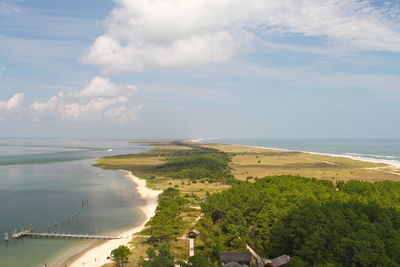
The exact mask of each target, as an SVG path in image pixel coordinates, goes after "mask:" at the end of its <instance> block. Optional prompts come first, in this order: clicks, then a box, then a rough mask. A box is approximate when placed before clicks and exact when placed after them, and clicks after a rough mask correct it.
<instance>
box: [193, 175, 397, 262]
mask: <svg viewBox="0 0 400 267" xmlns="http://www.w3.org/2000/svg"><path fill="white" fill-rule="evenodd" d="M202 209H203V212H204V213H205V217H204V219H203V220H202V222H201V224H202V228H203V229H202V230H203V231H202V233H203V234H202V239H203V242H204V248H205V250H206V253H207V255H208V256H209V257H211V258H214V259H217V258H218V255H219V252H220V251H222V250H235V249H243V247H244V242H247V243H248V244H249V245H250V246H251V247H253V248H254V249H255V250H256V251H257V252H258V253H260V254H261V255H263V256H265V257H267V258H273V257H277V256H280V255H282V254H287V255H290V256H293V259H292V261H291V264H290V265H291V266H400V253H399V251H400V212H399V211H400V183H396V182H378V183H368V182H358V181H351V182H348V183H344V182H339V183H338V184H337V185H335V184H333V183H332V182H330V181H326V180H317V179H309V178H303V177H297V176H274V177H266V178H263V179H259V180H258V181H256V182H255V183H249V182H245V183H241V184H239V185H234V186H233V187H232V188H231V189H229V190H227V191H224V192H221V193H217V194H213V195H210V196H209V198H208V201H207V202H205V203H203V206H202Z"/></svg>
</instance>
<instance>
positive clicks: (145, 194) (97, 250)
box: [68, 170, 162, 267]
mask: <svg viewBox="0 0 400 267" xmlns="http://www.w3.org/2000/svg"><path fill="white" fill-rule="evenodd" d="M121 171H122V172H124V173H125V176H126V177H127V178H129V179H130V180H131V181H132V182H133V183H134V184H136V186H137V191H138V193H139V196H140V198H141V199H143V200H145V201H146V204H145V205H142V206H140V207H139V208H140V209H141V211H142V212H143V213H144V215H145V220H144V221H143V223H141V224H140V225H139V226H135V227H133V228H131V229H129V230H127V231H125V232H123V233H122V234H120V235H119V236H120V237H123V238H122V239H117V240H109V241H106V242H104V243H102V244H99V245H98V246H95V247H93V248H91V249H90V250H88V251H86V252H85V253H84V254H83V255H81V256H79V257H78V258H77V259H75V260H74V261H73V262H72V263H70V264H69V265H68V266H70V267H81V266H85V267H101V266H103V265H104V264H107V263H110V262H111V261H110V260H108V259H107V257H108V256H109V255H110V253H111V251H112V250H113V249H115V248H117V247H118V246H120V245H128V244H129V242H130V241H131V239H132V235H134V234H135V233H138V232H140V231H142V230H143V229H144V227H145V225H146V223H147V222H148V221H149V219H150V218H151V217H153V216H154V214H155V211H156V208H157V205H158V195H159V194H160V193H161V192H162V191H157V190H153V189H150V188H148V187H147V182H146V180H144V179H140V178H139V177H137V176H135V175H133V174H132V173H131V172H130V171H125V170H121Z"/></svg>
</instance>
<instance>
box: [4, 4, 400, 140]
mask: <svg viewBox="0 0 400 267" xmlns="http://www.w3.org/2000/svg"><path fill="white" fill-rule="evenodd" d="M0 136H3V137H4V136H56V137H57V136H59V137H90V136H93V137H117V138H119V137H123V138H125V137H132V138H159V137H184V138H189V137H266V138H307V137H308V138H398V137H400V3H399V1H397V0H392V1H384V0H377V1H364V0H280V1H275V0H219V1H216V0H190V1H189V0H114V1H112V0H85V1H78V0H69V1H54V0H35V1H28V0H0Z"/></svg>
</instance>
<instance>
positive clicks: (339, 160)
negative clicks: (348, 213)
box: [209, 144, 400, 182]
mask: <svg viewBox="0 0 400 267" xmlns="http://www.w3.org/2000/svg"><path fill="white" fill-rule="evenodd" d="M209 146H210V147H212V148H215V149H219V150H222V151H224V152H226V153H228V154H229V155H230V156H231V159H232V162H231V168H232V173H233V175H234V176H235V178H236V179H239V180H242V181H243V180H246V179H247V177H264V176H270V175H281V174H289V175H300V176H305V177H315V178H319V179H327V180H333V181H338V180H343V181H348V180H363V181H364V180H366V181H371V182H375V181H382V180H390V181H400V170H399V169H395V168H393V167H392V166H390V165H387V164H381V163H373V162H365V161H359V160H353V159H349V158H343V157H333V156H325V155H316V154H308V153H301V152H291V151H279V150H270V149H261V148H251V147H245V146H239V145H222V144H209Z"/></svg>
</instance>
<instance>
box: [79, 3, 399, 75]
mask: <svg viewBox="0 0 400 267" xmlns="http://www.w3.org/2000/svg"><path fill="white" fill-rule="evenodd" d="M115 1H116V4H117V6H116V7H115V8H114V10H113V11H112V12H111V13H110V15H109V17H108V18H107V19H106V22H105V24H106V31H105V33H104V34H103V35H102V36H100V37H98V38H97V39H96V41H95V42H94V43H93V45H92V46H91V47H90V49H89V51H88V53H87V54H86V55H85V56H84V57H83V58H82V61H83V62H86V63H90V64H94V65H97V66H100V67H102V69H103V71H105V72H137V71H144V70H147V69H152V68H159V67H179V66H191V65H199V64H204V63H209V62H221V61H224V60H227V59H229V58H232V57H234V56H236V55H238V54H239V53H243V52H247V51H250V50H249V49H250V48H251V45H252V44H254V40H255V39H258V37H260V35H261V36H262V37H263V38H264V39H268V38H272V37H274V36H275V35H276V34H288V33H298V34H302V35H304V36H317V37H323V38H326V39H328V40H331V41H333V42H334V43H335V42H338V43H341V44H345V45H347V46H352V47H356V48H361V49H367V50H384V51H396V52H399V51H400V27H399V26H400V25H399V24H400V23H399V18H400V16H399V14H400V11H399V10H400V8H399V7H398V6H393V5H391V4H386V5H384V6H383V7H379V8H378V7H375V6H372V5H371V3H370V2H369V1H364V0H361V1H358V0H315V1H310V0H280V1H273V0H269V1H268V0H224V1H215V0H191V1H187V0H141V1H130V0H115Z"/></svg>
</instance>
